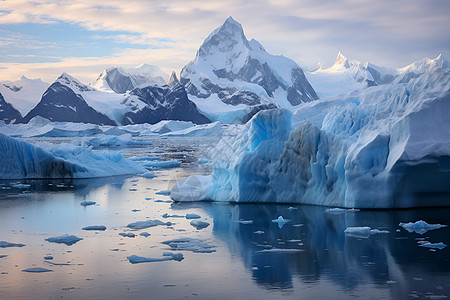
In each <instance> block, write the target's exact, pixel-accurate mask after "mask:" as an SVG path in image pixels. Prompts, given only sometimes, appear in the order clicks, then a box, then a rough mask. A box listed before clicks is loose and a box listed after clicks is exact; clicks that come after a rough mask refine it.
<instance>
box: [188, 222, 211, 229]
mask: <svg viewBox="0 0 450 300" xmlns="http://www.w3.org/2000/svg"><path fill="white" fill-rule="evenodd" d="M190 224H191V226H194V227H195V229H197V230H200V229H203V228H206V227H208V226H209V223H208V222H203V221H201V220H192V221H191V223H190Z"/></svg>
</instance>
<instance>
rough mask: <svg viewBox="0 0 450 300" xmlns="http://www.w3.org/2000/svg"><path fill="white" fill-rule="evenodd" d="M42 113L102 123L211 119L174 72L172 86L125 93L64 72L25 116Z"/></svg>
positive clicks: (26, 119)
mask: <svg viewBox="0 0 450 300" xmlns="http://www.w3.org/2000/svg"><path fill="white" fill-rule="evenodd" d="M35 116H41V117H43V118H46V119H49V120H51V121H58V122H75V123H76V122H82V123H92V124H103V125H121V124H124V125H125V124H140V123H150V124H155V123H157V122H159V121H161V120H180V121H191V122H193V123H197V124H204V123H209V122H210V121H209V119H208V118H206V117H205V116H203V115H202V114H200V113H199V111H198V110H197V107H196V105H195V104H194V103H193V102H192V101H190V100H189V99H188V97H187V94H186V91H185V89H184V87H183V86H182V85H181V84H180V83H179V81H178V79H177V78H176V76H175V75H173V76H172V80H171V81H170V86H169V85H167V84H165V85H161V86H160V85H153V84H150V85H145V84H144V85H141V86H140V87H137V88H134V89H133V90H131V91H128V92H126V93H124V94H118V93H115V92H114V91H112V90H109V91H99V90H96V89H95V88H93V87H91V86H88V85H85V84H83V83H81V82H80V81H78V80H77V79H75V78H74V77H72V76H70V75H69V74H66V73H63V74H62V75H61V76H60V77H59V78H58V79H57V80H56V81H55V82H54V83H53V84H52V85H51V86H50V87H49V88H48V89H47V91H46V92H45V93H44V95H43V96H42V99H41V101H40V102H39V103H38V104H37V105H36V107H35V108H33V109H32V110H31V111H30V112H29V113H28V114H27V115H26V116H25V117H24V118H23V120H22V122H24V123H27V122H29V121H30V120H31V119H32V118H33V117H35Z"/></svg>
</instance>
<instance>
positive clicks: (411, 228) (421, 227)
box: [398, 220, 447, 234]
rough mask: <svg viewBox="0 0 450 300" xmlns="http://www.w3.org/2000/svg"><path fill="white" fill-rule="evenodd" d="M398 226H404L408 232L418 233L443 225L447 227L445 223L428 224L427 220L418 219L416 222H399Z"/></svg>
mask: <svg viewBox="0 0 450 300" xmlns="http://www.w3.org/2000/svg"><path fill="white" fill-rule="evenodd" d="M398 226H401V227H403V228H405V229H406V230H407V231H408V232H416V233H418V234H424V233H425V232H427V231H430V230H435V229H439V228H443V227H447V225H441V224H428V223H427V222H425V221H423V220H420V221H417V222H414V223H412V222H409V223H400V224H398Z"/></svg>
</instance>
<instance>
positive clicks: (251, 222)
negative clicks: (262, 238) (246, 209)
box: [234, 220, 253, 225]
mask: <svg viewBox="0 0 450 300" xmlns="http://www.w3.org/2000/svg"><path fill="white" fill-rule="evenodd" d="M234 222H236V223H241V224H244V225H248V224H253V221H252V220H238V221H234Z"/></svg>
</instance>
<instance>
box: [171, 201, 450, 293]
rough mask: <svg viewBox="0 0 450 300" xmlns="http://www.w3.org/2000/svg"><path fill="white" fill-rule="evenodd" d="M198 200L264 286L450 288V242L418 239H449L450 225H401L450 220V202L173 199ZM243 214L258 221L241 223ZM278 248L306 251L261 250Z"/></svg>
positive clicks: (180, 206)
mask: <svg viewBox="0 0 450 300" xmlns="http://www.w3.org/2000/svg"><path fill="white" fill-rule="evenodd" d="M193 207H196V208H202V209H203V210H205V211H206V212H207V213H208V214H209V215H211V216H212V217H213V219H214V228H213V234H214V235H215V236H217V237H219V238H220V239H222V240H224V241H225V242H226V244H227V245H228V247H229V250H230V252H231V253H232V255H236V256H238V257H240V258H241V260H242V262H243V264H244V265H245V267H246V268H247V269H248V270H249V271H251V274H252V277H253V279H254V280H255V282H257V283H258V284H259V285H260V286H262V287H265V288H268V289H289V288H292V287H293V278H294V277H298V278H299V279H300V280H301V281H302V282H304V283H310V284H314V283H318V282H319V281H322V280H327V281H331V282H333V283H334V284H336V285H338V286H340V287H341V289H343V290H345V291H348V292H351V291H352V290H355V289H357V288H358V287H359V286H361V285H368V284H371V285H376V286H377V287H378V288H380V289H390V292H391V297H392V298H396V299H401V298H409V297H413V296H424V295H433V294H436V295H442V294H444V295H445V294H446V295H448V294H449V291H450V288H449V285H448V284H449V279H450V261H449V255H448V253H449V252H448V251H449V250H448V248H445V249H444V250H441V251H439V250H437V251H430V250H429V249H424V248H422V247H418V244H417V242H418V240H417V239H419V240H420V239H426V240H429V241H431V242H440V241H442V242H444V243H446V244H449V243H450V241H449V240H448V237H449V236H450V235H449V232H450V230H449V228H444V229H440V230H435V231H430V232H428V233H427V234H425V235H424V236H420V235H418V234H411V233H408V232H406V231H405V230H403V229H402V228H400V227H398V224H399V223H400V222H405V221H416V220H420V219H424V220H427V221H428V222H429V223H440V224H449V223H450V222H449V221H450V217H449V216H450V214H449V213H450V210H449V209H440V210H436V209H429V210H427V209H421V210H398V211H359V212H350V211H347V212H343V213H337V214H336V213H335V214H331V213H327V212H326V211H325V208H322V207H314V206H297V207H295V209H292V207H291V208H289V207H288V206H284V205H254V204H240V205H233V204H220V203H197V204H181V203H180V204H173V205H172V209H174V210H184V209H188V208H189V209H190V208H193ZM278 216H283V217H284V218H288V219H291V220H292V222H289V223H287V224H286V225H285V226H284V227H283V228H281V229H279V228H278V226H277V224H275V223H273V222H272V221H271V220H273V219H276V218H277V217H278ZM239 220H252V221H253V223H251V222H237V221H239ZM350 226H370V227H371V228H376V229H380V230H388V231H389V232H390V233H389V234H378V235H372V236H371V237H369V238H366V239H359V238H353V237H348V236H347V237H346V236H345V234H344V230H345V229H346V228H347V227H350ZM259 231H263V232H264V233H262V234H261V233H260V232H259ZM255 232H257V233H255ZM274 248H281V249H300V250H302V251H301V252H293V253H277V252H273V251H272V252H268V251H261V250H264V249H274ZM427 293H428V294H427ZM430 293H431V294H430Z"/></svg>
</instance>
